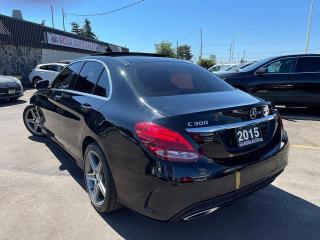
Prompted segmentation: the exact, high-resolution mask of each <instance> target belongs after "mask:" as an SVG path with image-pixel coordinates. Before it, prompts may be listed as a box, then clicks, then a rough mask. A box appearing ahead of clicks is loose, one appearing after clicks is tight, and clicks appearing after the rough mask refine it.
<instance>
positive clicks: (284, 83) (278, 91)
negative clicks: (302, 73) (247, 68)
mask: <svg viewBox="0 0 320 240" xmlns="http://www.w3.org/2000/svg"><path fill="white" fill-rule="evenodd" d="M297 63H298V58H296V57H290V58H282V59H278V60H275V61H273V62H271V63H268V64H266V65H264V66H262V67H261V68H262V69H263V71H259V70H260V68H259V69H258V70H257V71H256V72H255V85H254V86H253V87H252V93H253V94H255V95H257V96H259V97H261V98H263V99H265V100H268V101H271V102H273V103H275V104H286V103H288V102H290V101H291V99H292V98H293V97H294V93H295V91H294V84H295V80H296V75H297V73H296V69H297ZM259 72H261V73H259Z"/></svg>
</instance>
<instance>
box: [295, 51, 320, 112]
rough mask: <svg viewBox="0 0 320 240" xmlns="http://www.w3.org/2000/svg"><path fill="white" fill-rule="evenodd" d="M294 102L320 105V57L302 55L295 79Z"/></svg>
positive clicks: (296, 103) (302, 104) (305, 104)
mask: <svg viewBox="0 0 320 240" xmlns="http://www.w3.org/2000/svg"><path fill="white" fill-rule="evenodd" d="M294 88H295V98H293V103H294V104H295V105H300V106H319V105H320V57H319V56H305V57H300V58H299V61H298V67H297V75H296V80H295V86H294Z"/></svg>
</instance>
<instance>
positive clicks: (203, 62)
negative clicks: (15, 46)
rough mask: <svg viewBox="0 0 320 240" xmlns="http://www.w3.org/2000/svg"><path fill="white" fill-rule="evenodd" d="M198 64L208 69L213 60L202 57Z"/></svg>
mask: <svg viewBox="0 0 320 240" xmlns="http://www.w3.org/2000/svg"><path fill="white" fill-rule="evenodd" d="M198 64H199V65H200V66H201V67H203V68H206V69H209V68H210V67H212V66H213V65H214V64H215V62H214V61H213V60H212V59H208V58H202V59H200V60H199V61H198Z"/></svg>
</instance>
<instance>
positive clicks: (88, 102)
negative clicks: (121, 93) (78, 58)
mask: <svg viewBox="0 0 320 240" xmlns="http://www.w3.org/2000/svg"><path fill="white" fill-rule="evenodd" d="M107 82H109V76H108V71H107V69H106V65H105V64H104V63H103V62H100V61H96V60H86V61H85V64H84V66H83V68H82V70H81V71H80V74H79V76H78V78H77V81H76V83H75V85H74V86H73V87H72V90H64V91H63V94H62V98H61V101H60V103H61V104H62V108H63V111H64V116H65V119H64V122H63V126H62V127H61V135H60V136H59V137H60V141H61V142H62V143H63V145H65V146H67V147H68V150H69V151H70V152H71V153H73V154H74V155H75V156H77V157H78V158H81V154H82V152H81V146H82V143H81V139H82V133H83V130H84V128H85V127H87V126H88V125H90V121H95V120H96V115H97V113H98V112H99V109H100V108H101V107H102V106H103V105H104V104H105V103H106V102H107V95H106V94H107V93H106V92H107V91H108V90H107V89H108V87H107V86H105V85H106V83H107Z"/></svg>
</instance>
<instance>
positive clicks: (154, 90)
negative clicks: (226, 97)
mask: <svg viewBox="0 0 320 240" xmlns="http://www.w3.org/2000/svg"><path fill="white" fill-rule="evenodd" d="M130 69H131V71H130V73H131V75H132V77H131V79H132V80H131V81H132V83H133V86H134V87H135V88H136V89H137V90H138V91H139V92H140V94H141V95H143V96H150V97H153V96H170V95H182V94H197V93H207V92H221V91H230V90H233V88H232V87H231V86H230V85H229V84H227V83H226V82H224V81H223V80H221V79H220V78H218V77H217V76H215V75H213V74H211V73H210V72H209V71H207V70H205V69H203V68H202V67H199V66H197V65H195V64H191V63H173V62H149V63H140V64H136V65H132V66H131V68H130Z"/></svg>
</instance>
